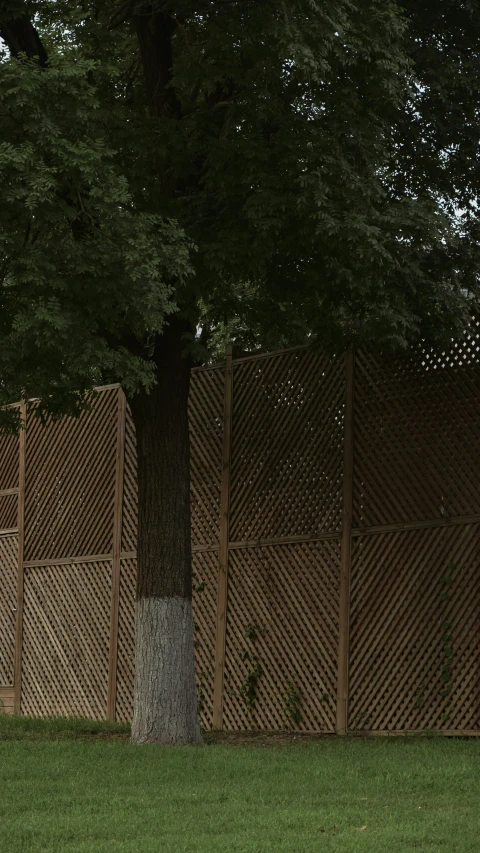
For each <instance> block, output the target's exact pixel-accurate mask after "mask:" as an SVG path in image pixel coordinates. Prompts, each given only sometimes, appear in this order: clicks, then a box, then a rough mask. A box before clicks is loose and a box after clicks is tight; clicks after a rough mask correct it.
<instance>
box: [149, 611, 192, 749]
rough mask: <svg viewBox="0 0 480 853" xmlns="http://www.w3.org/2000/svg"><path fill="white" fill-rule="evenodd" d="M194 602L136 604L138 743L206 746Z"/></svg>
mask: <svg viewBox="0 0 480 853" xmlns="http://www.w3.org/2000/svg"><path fill="white" fill-rule="evenodd" d="M192 684H195V662H194V648H193V615H192V602H191V600H190V599H187V598H180V597H178V596H174V597H172V598H141V599H140V600H139V601H137V613H136V649H135V698H134V711H133V723H132V741H133V743H202V735H201V732H200V724H199V720H198V708H197V697H196V693H195V691H192Z"/></svg>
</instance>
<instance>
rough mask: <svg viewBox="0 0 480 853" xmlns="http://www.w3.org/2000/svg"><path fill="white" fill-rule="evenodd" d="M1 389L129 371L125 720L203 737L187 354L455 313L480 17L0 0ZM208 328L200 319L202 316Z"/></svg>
mask: <svg viewBox="0 0 480 853" xmlns="http://www.w3.org/2000/svg"><path fill="white" fill-rule="evenodd" d="M0 36H1V38H2V40H3V44H4V46H5V47H4V51H3V55H2V58H1V60H2V61H1V62H0V131H1V137H0V139H1V141H0V178H1V185H2V207H1V210H0V225H1V228H0V240H1V247H0V264H1V266H0V269H1V273H0V282H1V291H0V294H1V295H0V299H1V314H0V366H1V380H0V405H1V406H2V409H3V422H2V423H3V425H4V428H8V427H9V428H12V429H13V428H16V427H18V424H17V423H16V422H15V415H14V413H13V412H12V411H11V410H8V409H7V408H6V407H7V404H8V403H10V402H12V400H15V399H20V398H24V399H29V398H31V397H37V398H40V407H39V413H40V414H41V415H42V416H48V415H53V416H61V415H63V414H65V413H75V412H77V411H78V410H79V409H80V408H81V406H82V405H83V403H82V399H83V398H82V395H83V394H84V392H85V391H88V390H89V389H91V388H92V387H93V386H95V385H96V384H98V383H101V382H103V381H112V380H113V381H120V382H121V384H122V386H123V387H124V389H125V391H126V392H127V395H128V396H129V399H130V405H131V409H132V414H133V418H134V422H135V427H136V432H137V445H138V480H139V540H138V588H137V623H136V682H135V712H134V721H133V734H132V737H133V740H134V741H137V742H141V741H146V740H149V741H157V742H172V741H183V742H194V741H199V740H200V737H201V736H200V730H199V724H198V715H197V703H196V697H195V682H194V663H193V631H192V612H191V593H192V578H191V553H190V516H189V444H188V419H187V400H188V389H189V378H190V370H191V366H192V363H193V362H194V361H195V360H202V359H206V358H208V354H209V352H210V353H211V352H212V350H214V349H215V348H221V347H222V342H224V341H225V340H226V339H227V338H230V339H234V340H235V341H236V343H237V344H238V345H239V346H242V347H244V348H252V347H255V346H258V345H262V346H264V347H272V346H278V345H288V344H292V343H297V342H306V341H310V342H311V343H312V345H314V344H316V345H322V346H330V347H333V348H337V349H338V348H339V347H343V346H345V345H348V344H349V343H351V342H352V341H354V340H360V341H367V342H368V341H374V342H377V343H379V344H381V345H382V346H385V347H398V346H407V345H410V344H412V343H413V342H415V341H418V340H423V341H427V342H429V343H432V344H436V343H438V342H442V341H444V340H445V339H450V338H451V337H452V336H459V335H461V334H462V333H463V332H464V331H465V330H466V329H467V328H468V323H469V317H470V314H471V311H472V305H473V304H475V303H476V301H477V300H478V292H479V288H478V275H477V269H478V257H479V253H478V239H477V235H478V224H479V222H478V213H477V207H476V196H477V193H478V187H479V177H480V173H479V170H480V166H479V165H478V163H479V160H478V157H477V156H476V155H477V154H478V139H479V129H480V94H479V90H478V86H477V77H478V71H477V69H478V60H479V53H480V23H479V19H478V15H476V14H475V10H474V8H473V4H469V3H467V2H464V3H460V4H459V3H458V2H455V3H453V2H450V0H437V2H435V3H433V2H432V3H423V4H421V8H419V7H418V4H416V3H413V2H410V0H403V2H400V0H355V1H354V0H335V2H331V0H330V2H328V3H327V2H326V0H290V2H289V3H288V4H287V3H277V2H273V0H262V2H261V3H257V2H254V0H177V2H174V1H173V0H172V1H171V2H168V0H155V2H148V3H146V2H135V0H126V2H123V3H121V4H120V5H117V4H115V3H113V2H110V0H97V2H95V0H82V2H79V3H77V4H71V3H70V2H67V0H41V2H35V0H31V2H28V0H26V2H21V0H10V2H3V0H0ZM198 330H201V333H200V334H199V333H198Z"/></svg>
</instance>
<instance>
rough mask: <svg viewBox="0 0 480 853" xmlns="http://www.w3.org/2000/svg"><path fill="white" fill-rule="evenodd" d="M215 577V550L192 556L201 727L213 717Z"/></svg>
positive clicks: (208, 724) (196, 666)
mask: <svg viewBox="0 0 480 853" xmlns="http://www.w3.org/2000/svg"><path fill="white" fill-rule="evenodd" d="M217 576H218V553H217V552H216V551H203V552H200V553H196V554H194V555H193V618H194V623H195V624H194V627H195V670H196V682H197V695H198V705H199V709H200V721H201V724H202V726H203V728H205V729H210V728H211V727H212V716H213V681H214V677H215V629H216V612H217Z"/></svg>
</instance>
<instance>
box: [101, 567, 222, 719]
mask: <svg viewBox="0 0 480 853" xmlns="http://www.w3.org/2000/svg"><path fill="white" fill-rule="evenodd" d="M217 572H218V555H217V554H216V552H213V551H206V552H204V553H199V554H194V556H193V574H194V578H193V581H194V582H193V608H194V620H195V660H196V673H197V678H196V681H197V692H198V698H199V707H200V720H201V723H202V726H203V727H204V728H205V729H210V728H211V725H212V712H213V679H214V675H215V614H216V605H217ZM135 584H136V560H122V561H121V571H120V598H119V621H118V667H117V707H116V718H117V720H122V721H128V720H131V719H132V716H133V688H134V679H135Z"/></svg>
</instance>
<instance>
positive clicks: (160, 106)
mask: <svg viewBox="0 0 480 853" xmlns="http://www.w3.org/2000/svg"><path fill="white" fill-rule="evenodd" d="M133 22H134V24H135V29H136V31H137V37H138V44H139V48H140V55H141V57H142V64H143V71H144V75H145V84H146V89H147V97H148V101H149V104H150V108H151V110H152V113H153V114H154V115H157V116H164V117H165V118H181V107H180V102H179V100H178V98H177V96H176V93H175V91H174V89H173V88H172V87H171V86H170V83H171V80H172V68H173V52H172V34H173V32H174V31H175V29H176V27H177V22H176V20H175V19H174V18H173V17H172V16H171V15H169V14H168V13H167V12H154V11H152V13H151V14H150V15H134V16H133Z"/></svg>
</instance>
